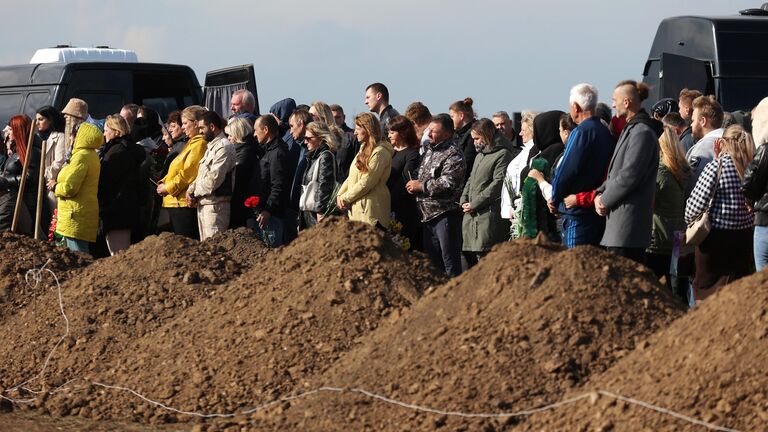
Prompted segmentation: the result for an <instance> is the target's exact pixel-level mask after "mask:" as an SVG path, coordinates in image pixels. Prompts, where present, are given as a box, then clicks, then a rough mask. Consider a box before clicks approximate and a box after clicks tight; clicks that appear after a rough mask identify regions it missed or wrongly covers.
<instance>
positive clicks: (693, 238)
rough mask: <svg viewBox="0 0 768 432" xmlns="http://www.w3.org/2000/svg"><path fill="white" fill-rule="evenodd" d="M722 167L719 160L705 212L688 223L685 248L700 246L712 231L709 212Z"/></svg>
mask: <svg viewBox="0 0 768 432" xmlns="http://www.w3.org/2000/svg"><path fill="white" fill-rule="evenodd" d="M722 165H723V164H722V162H721V160H720V159H718V160H717V175H716V176H715V187H713V188H712V193H711V194H710V196H709V203H708V204H707V208H706V210H704V211H703V212H702V213H701V214H700V215H699V217H697V218H696V219H695V220H694V221H693V222H691V223H689V224H688V228H686V230H685V244H686V245H687V246H698V245H700V244H701V243H702V242H703V241H704V239H706V238H707V236H708V235H709V232H710V231H711V230H712V224H711V223H710V221H709V211H710V209H711V208H712V203H714V201H715V193H717V187H718V185H719V184H720V170H721V169H722V167H723V166H722Z"/></svg>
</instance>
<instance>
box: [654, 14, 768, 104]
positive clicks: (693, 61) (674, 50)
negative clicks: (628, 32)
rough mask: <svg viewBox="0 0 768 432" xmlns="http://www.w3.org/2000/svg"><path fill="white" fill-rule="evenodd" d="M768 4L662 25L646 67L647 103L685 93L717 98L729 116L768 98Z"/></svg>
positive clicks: (678, 19) (685, 18)
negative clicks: (732, 12)
mask: <svg viewBox="0 0 768 432" xmlns="http://www.w3.org/2000/svg"><path fill="white" fill-rule="evenodd" d="M765 46H768V3H767V4H765V5H763V7H762V8H761V9H747V10H744V11H741V12H740V14H739V15H734V16H723V17H695V16H683V17H673V18H667V19H665V20H663V21H662V22H661V24H659V28H658V30H657V32H656V37H655V38H654V40H653V45H652V47H651V52H650V54H649V55H648V60H647V61H646V63H645V69H644V71H643V82H645V83H646V84H648V85H650V87H651V94H650V97H649V98H648V101H647V102H648V104H653V103H654V102H655V101H657V100H659V99H661V98H665V97H671V98H675V99H677V97H678V95H679V93H680V90H682V89H683V88H690V89H696V90H699V91H701V92H703V93H704V94H713V95H715V97H717V99H718V100H719V101H720V103H721V104H722V105H723V108H724V109H725V110H726V111H736V110H750V109H752V107H754V106H755V105H757V103H758V102H760V100H761V99H762V98H763V97H765V96H768V50H765V49H764V47H765Z"/></svg>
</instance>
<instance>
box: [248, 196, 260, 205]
mask: <svg viewBox="0 0 768 432" xmlns="http://www.w3.org/2000/svg"><path fill="white" fill-rule="evenodd" d="M258 205H259V197H257V196H249V197H248V198H246V199H245V206H246V207H248V208H254V207H257V206H258Z"/></svg>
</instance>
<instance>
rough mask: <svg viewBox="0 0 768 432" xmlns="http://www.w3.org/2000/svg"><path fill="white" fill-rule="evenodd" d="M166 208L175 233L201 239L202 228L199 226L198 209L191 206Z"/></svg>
mask: <svg viewBox="0 0 768 432" xmlns="http://www.w3.org/2000/svg"><path fill="white" fill-rule="evenodd" d="M166 209H167V210H168V217H169V218H170V219H171V227H173V232H174V233H176V234H178V235H183V236H185V237H189V238H191V239H195V240H200V230H199V229H198V227H197V209H193V208H189V207H166Z"/></svg>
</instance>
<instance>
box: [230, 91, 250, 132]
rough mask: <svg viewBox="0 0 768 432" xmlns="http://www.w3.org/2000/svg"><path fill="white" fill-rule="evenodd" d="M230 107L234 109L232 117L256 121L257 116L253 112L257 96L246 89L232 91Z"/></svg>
mask: <svg viewBox="0 0 768 432" xmlns="http://www.w3.org/2000/svg"><path fill="white" fill-rule="evenodd" d="M229 109H230V110H231V111H232V116H231V117H234V118H244V119H247V120H248V121H249V122H251V124H253V122H254V121H256V116H255V115H254V114H253V112H254V110H255V109H256V98H255V97H254V96H253V93H251V92H250V91H248V90H246V89H240V90H237V91H236V92H234V93H232V99H231V100H230V106H229Z"/></svg>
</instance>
